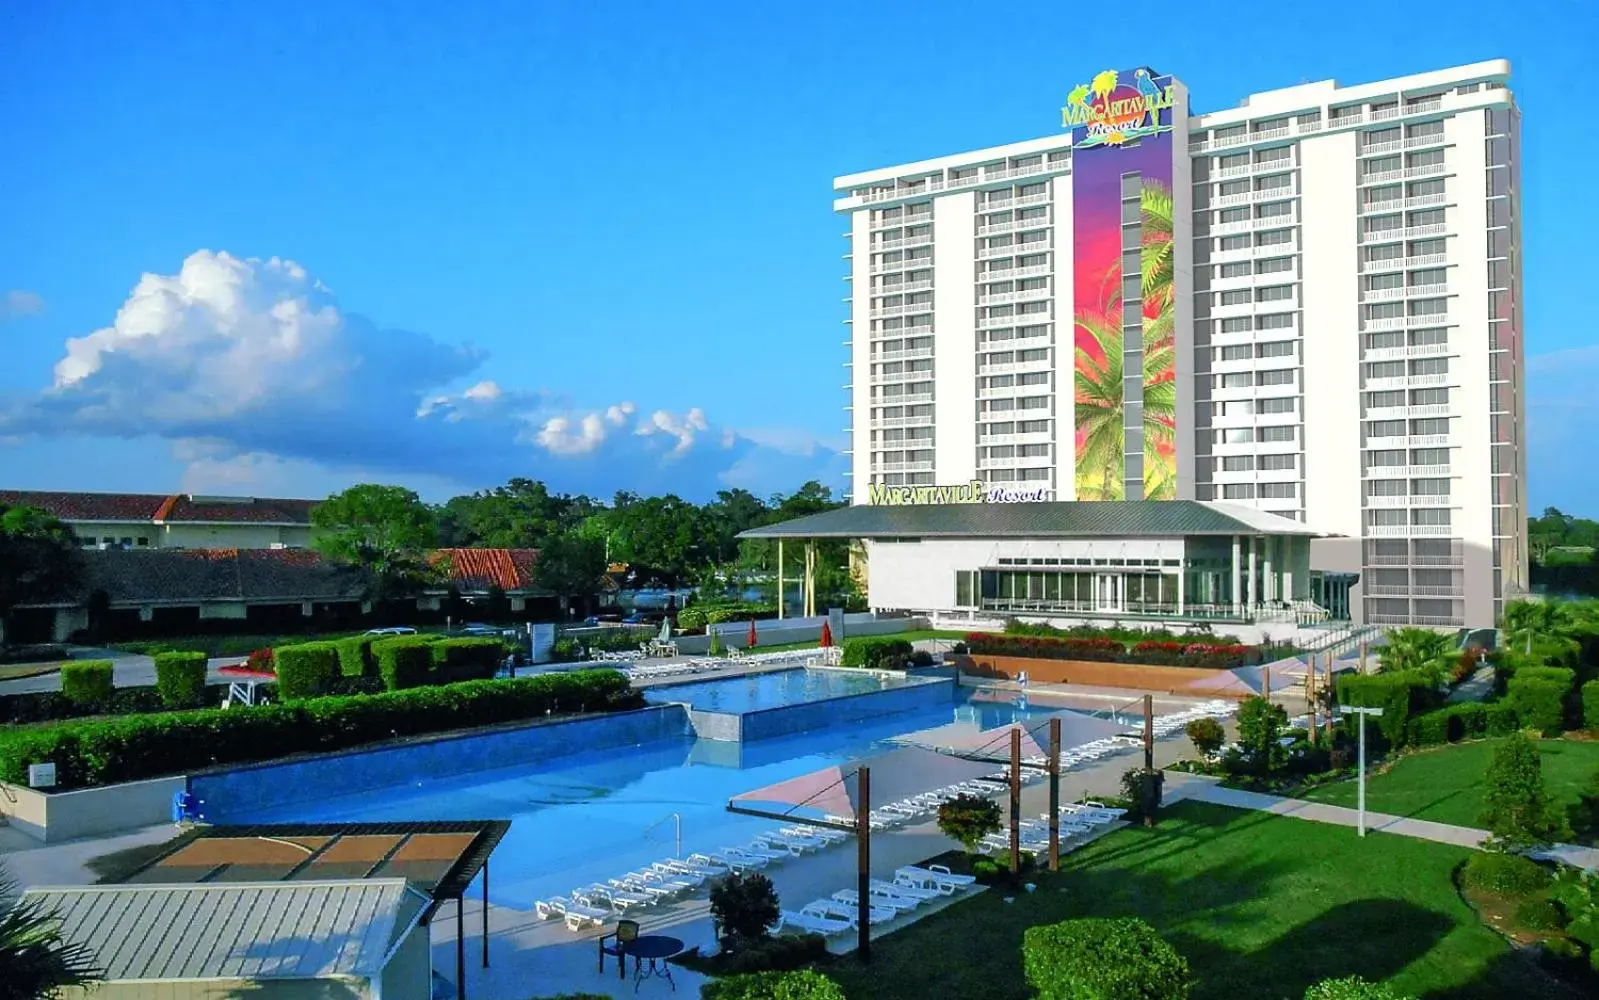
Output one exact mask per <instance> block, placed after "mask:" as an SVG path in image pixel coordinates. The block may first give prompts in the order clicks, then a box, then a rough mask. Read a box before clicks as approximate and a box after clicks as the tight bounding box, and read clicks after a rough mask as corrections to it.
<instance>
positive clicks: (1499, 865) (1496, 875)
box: [1461, 851, 1551, 899]
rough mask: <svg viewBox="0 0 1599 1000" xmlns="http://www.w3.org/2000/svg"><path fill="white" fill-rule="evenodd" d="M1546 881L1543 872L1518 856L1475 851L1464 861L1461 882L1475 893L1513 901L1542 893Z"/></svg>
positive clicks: (1535, 863) (1546, 877)
mask: <svg viewBox="0 0 1599 1000" xmlns="http://www.w3.org/2000/svg"><path fill="white" fill-rule="evenodd" d="M1550 877H1551V876H1550V874H1549V870H1548V869H1547V868H1545V867H1543V866H1542V865H1540V864H1538V863H1537V862H1536V861H1531V860H1529V859H1527V858H1524V857H1522V856H1521V855H1519V854H1503V853H1500V852H1498V851H1478V852H1477V853H1476V854H1473V855H1472V856H1471V857H1470V858H1468V859H1467V860H1466V868H1465V871H1464V873H1463V874H1462V876H1461V881H1463V882H1464V883H1465V884H1466V886H1467V887H1468V888H1471V889H1476V890H1478V891H1479V892H1488V893H1492V894H1494V895H1495V896H1506V897H1509V898H1511V899H1515V898H1516V897H1518V896H1530V895H1532V894H1533V893H1535V892H1542V891H1543V890H1544V889H1545V888H1547V887H1548V885H1549V880H1550Z"/></svg>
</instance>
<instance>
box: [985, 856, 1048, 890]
mask: <svg viewBox="0 0 1599 1000" xmlns="http://www.w3.org/2000/svg"><path fill="white" fill-rule="evenodd" d="M1037 867H1038V857H1037V856H1036V855H1034V854H1033V852H1032V851H1022V852H1021V854H1019V855H1017V859H1016V874H1018V875H1026V874H1027V873H1028V872H1030V871H1032V870H1033V869H1034V868H1037ZM972 874H973V875H975V876H976V877H977V881H979V882H981V883H982V884H983V885H994V884H996V883H999V882H1004V881H1008V880H1009V879H1010V851H1000V852H999V853H998V854H994V855H990V856H987V857H981V858H978V859H976V860H975V861H973V862H972Z"/></svg>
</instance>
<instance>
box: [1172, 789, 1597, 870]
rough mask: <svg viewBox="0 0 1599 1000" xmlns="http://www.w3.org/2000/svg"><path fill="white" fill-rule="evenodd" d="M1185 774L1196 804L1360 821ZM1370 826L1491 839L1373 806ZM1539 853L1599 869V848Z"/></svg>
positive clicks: (1452, 838) (1456, 840)
mask: <svg viewBox="0 0 1599 1000" xmlns="http://www.w3.org/2000/svg"><path fill="white" fill-rule="evenodd" d="M1183 777H1184V779H1187V780H1184V781H1182V782H1181V783H1180V785H1179V787H1178V789H1175V790H1174V791H1175V792H1176V794H1175V795H1173V796H1171V797H1172V798H1185V799H1192V800H1194V801H1196V802H1209V803H1212V804H1213V805H1219V806H1232V807H1234V808H1236V809H1254V810H1258V811H1260V812H1268V813H1272V814H1274V815H1277V816H1292V817H1294V818H1296V819H1307V820H1310V821H1312V822H1315V823H1332V824H1334V825H1335V826H1351V827H1352V826H1355V825H1356V824H1357V823H1358V818H1359V813H1358V812H1357V811H1356V810H1354V809H1349V808H1346V807H1344V806H1331V805H1327V804H1326V803H1323V802H1307V801H1305V800H1304V799H1290V798H1284V797H1283V796H1280V795H1266V794H1264V793H1262V792H1249V791H1244V790H1242V789H1238V788H1224V787H1222V785H1221V784H1220V782H1219V781H1217V780H1216V779H1214V778H1206V777H1203V776H1201V775H1184V776H1183ZM1366 829H1367V830H1370V831H1374V832H1379V833H1392V834H1397V835H1399V836H1401V837H1414V838H1416V839H1418V840H1431V841H1434V842H1436V843H1440V844H1453V845H1455V846H1456V847H1471V848H1480V847H1482V846H1483V844H1484V843H1485V842H1486V841H1487V840H1488V831H1486V830H1474V829H1472V828H1470V827H1465V826H1451V825H1450V824H1448V823H1434V822H1432V821H1431V820H1425V819H1410V818H1408V817H1405V816H1390V815H1388V814H1387V813H1377V812H1371V811H1369V810H1368V811H1367V812H1366ZM1537 856H1539V857H1545V856H1547V857H1550V858H1558V859H1559V860H1561V861H1563V862H1565V863H1566V864H1569V865H1577V866H1579V867H1582V868H1587V869H1589V870H1590V871H1594V870H1599V848H1594V847H1580V846H1577V845H1575V844H1557V845H1555V847H1554V848H1553V849H1551V850H1549V851H1544V852H1539V854H1538V855H1537Z"/></svg>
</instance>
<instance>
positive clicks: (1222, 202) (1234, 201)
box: [1212, 191, 1255, 208]
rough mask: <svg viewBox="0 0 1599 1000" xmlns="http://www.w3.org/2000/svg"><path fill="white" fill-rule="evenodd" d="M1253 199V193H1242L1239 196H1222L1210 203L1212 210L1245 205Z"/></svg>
mask: <svg viewBox="0 0 1599 1000" xmlns="http://www.w3.org/2000/svg"><path fill="white" fill-rule="evenodd" d="M1254 198H1255V192H1253V191H1244V192H1242V193H1241V194H1224V195H1221V196H1220V197H1218V198H1217V199H1216V200H1215V201H1214V202H1212V207H1213V208H1228V207H1230V206H1233V205H1247V204H1249V203H1250V202H1251V201H1253V200H1254Z"/></svg>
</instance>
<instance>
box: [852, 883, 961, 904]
mask: <svg viewBox="0 0 1599 1000" xmlns="http://www.w3.org/2000/svg"><path fill="white" fill-rule="evenodd" d="M867 885H868V886H869V887H870V888H871V890H872V891H873V892H877V891H878V890H881V891H883V892H885V893H890V894H893V895H896V896H903V897H905V898H906V899H915V900H919V901H921V902H923V903H925V902H927V901H928V900H929V899H936V898H937V897H939V896H942V895H944V893H942V892H939V891H938V890H937V889H924V888H922V887H921V886H916V885H909V884H907V883H905V882H900V881H898V880H897V879H896V880H895V881H893V882H885V881H883V880H882V879H880V878H874V879H872V880H871V881H870V882H868V883H867Z"/></svg>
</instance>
